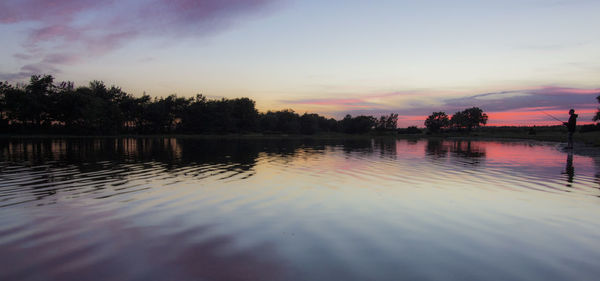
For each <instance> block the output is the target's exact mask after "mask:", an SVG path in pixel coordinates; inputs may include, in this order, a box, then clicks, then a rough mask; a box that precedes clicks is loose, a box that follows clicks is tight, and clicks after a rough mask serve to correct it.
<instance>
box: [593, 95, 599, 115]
mask: <svg viewBox="0 0 600 281" xmlns="http://www.w3.org/2000/svg"><path fill="white" fill-rule="evenodd" d="M596 100H598V102H599V103H600V96H597V97H596ZM593 121H600V107H599V108H598V110H597V111H596V115H594V118H593Z"/></svg>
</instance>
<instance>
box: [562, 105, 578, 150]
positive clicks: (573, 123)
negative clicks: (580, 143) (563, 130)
mask: <svg viewBox="0 0 600 281" xmlns="http://www.w3.org/2000/svg"><path fill="white" fill-rule="evenodd" d="M569 115H570V116H569V121H568V122H563V125H565V126H567V129H568V130H569V138H568V143H567V148H573V133H575V129H576V128H577V114H575V109H572V108H571V110H569Z"/></svg>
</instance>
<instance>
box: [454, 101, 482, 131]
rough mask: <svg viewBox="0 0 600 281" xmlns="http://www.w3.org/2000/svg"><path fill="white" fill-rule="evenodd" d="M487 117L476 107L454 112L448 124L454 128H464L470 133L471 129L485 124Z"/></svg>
mask: <svg viewBox="0 0 600 281" xmlns="http://www.w3.org/2000/svg"><path fill="white" fill-rule="evenodd" d="M487 120H488V116H487V114H485V113H483V110H481V109H480V108H478V107H471V108H467V109H465V110H463V111H460V112H456V113H455V114H454V115H452V118H451V119H450V124H451V125H452V126H454V127H456V128H459V129H460V128H466V129H467V130H468V131H471V130H472V129H473V128H477V127H480V126H484V125H485V124H487Z"/></svg>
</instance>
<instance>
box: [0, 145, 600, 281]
mask: <svg viewBox="0 0 600 281" xmlns="http://www.w3.org/2000/svg"><path fill="white" fill-rule="evenodd" d="M588 150H589V149H588ZM592 150H593V149H592ZM599 187H600V158H599V157H597V156H593V154H589V153H587V154H585V153H584V154H581V153H579V152H578V149H575V153H567V152H564V151H562V150H561V149H560V145H559V144H555V143H543V142H524V141H523V142H515V141H512V142H506V141H504V142H502V141H465V140H462V141H459V140H396V139H391V138H390V139H354V140H316V139H262V140H255V139H194V138H118V139H112V138H100V139H94V138H82V139H77V138H69V139H43V138H42V139H0V262H1V264H2V265H1V267H0V268H1V269H0V280H598V278H600V277H599V276H600V267H599V266H598V265H599V264H600V243H599V241H600V198H599V197H600V189H599Z"/></svg>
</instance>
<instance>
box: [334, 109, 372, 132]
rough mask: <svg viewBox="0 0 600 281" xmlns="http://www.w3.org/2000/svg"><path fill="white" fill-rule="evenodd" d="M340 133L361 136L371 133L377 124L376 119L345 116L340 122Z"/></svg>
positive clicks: (361, 116) (362, 116)
mask: <svg viewBox="0 0 600 281" xmlns="http://www.w3.org/2000/svg"><path fill="white" fill-rule="evenodd" d="M340 123H341V127H342V131H343V132H344V133H348V134H363V133H366V132H369V131H371V130H372V129H373V128H374V127H375V125H376V124H377V119H376V118H375V117H373V116H364V115H360V116H357V117H354V118H353V117H352V116H351V115H349V114H348V115H346V117H344V119H342V121H340Z"/></svg>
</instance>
